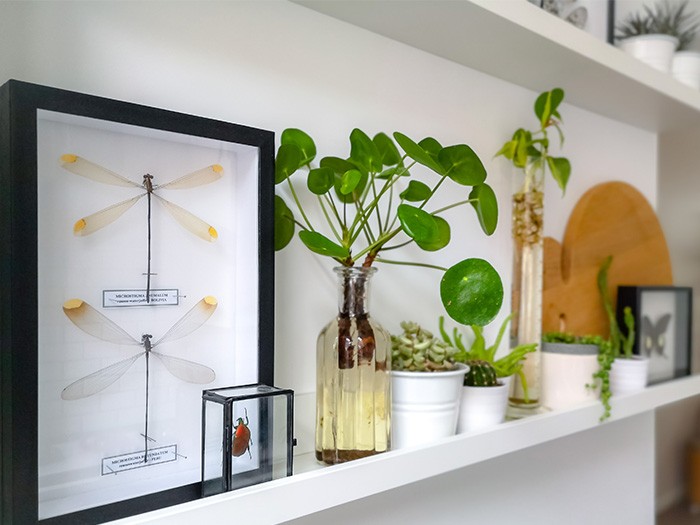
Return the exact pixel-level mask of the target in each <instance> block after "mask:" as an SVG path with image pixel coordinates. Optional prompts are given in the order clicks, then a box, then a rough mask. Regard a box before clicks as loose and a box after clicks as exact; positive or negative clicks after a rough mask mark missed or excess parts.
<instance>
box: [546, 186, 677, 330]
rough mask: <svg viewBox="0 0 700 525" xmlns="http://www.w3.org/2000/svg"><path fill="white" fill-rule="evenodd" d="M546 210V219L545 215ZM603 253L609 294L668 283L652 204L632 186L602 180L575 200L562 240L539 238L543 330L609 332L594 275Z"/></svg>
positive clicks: (663, 242) (661, 237)
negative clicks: (607, 267)
mask: <svg viewBox="0 0 700 525" xmlns="http://www.w3.org/2000/svg"><path fill="white" fill-rule="evenodd" d="M546 218H547V217H546V213H545V220H546ZM608 255H612V256H613V262H612V266H611V267H610V271H609V273H608V286H609V291H610V294H611V297H612V298H613V304H614V301H616V299H617V287H618V285H630V286H644V285H671V284H673V276H672V272H671V259H670V256H669V253H668V246H667V245H666V238H665V237H664V233H663V231H662V229H661V225H660V224H659V221H658V219H657V217H656V213H654V210H653V208H652V207H651V205H650V204H649V202H648V201H647V200H646V199H645V198H644V196H643V195H642V194H641V193H639V191H637V190H636V189H635V188H634V187H633V186H630V185H629V184H626V183H624V182H606V183H603V184H599V185H597V186H594V187H593V188H591V189H590V190H588V191H587V192H586V193H585V194H584V195H583V196H582V197H581V199H580V200H579V201H578V203H576V206H575V207H574V210H573V212H572V213H571V217H570V218H569V222H568V224H567V226H566V233H565V234H564V242H563V244H559V243H558V242H557V241H556V240H554V239H552V238H551V237H546V238H545V240H544V283H543V296H542V310H543V311H542V331H543V333H546V332H552V331H567V332H573V333H574V334H575V335H586V334H599V335H602V336H604V337H607V336H608V335H609V325H608V320H607V317H606V315H605V311H604V310H603V305H602V302H601V299H600V294H599V293H598V286H597V280H596V278H597V274H598V270H599V269H600V266H601V264H602V262H603V261H604V260H605V258H606V257H607V256H608Z"/></svg>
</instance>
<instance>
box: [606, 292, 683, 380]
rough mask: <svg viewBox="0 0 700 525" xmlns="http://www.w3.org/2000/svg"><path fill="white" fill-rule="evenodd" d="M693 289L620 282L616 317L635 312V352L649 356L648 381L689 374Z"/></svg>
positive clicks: (620, 321) (621, 326) (623, 325)
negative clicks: (629, 311) (634, 284)
mask: <svg viewBox="0 0 700 525" xmlns="http://www.w3.org/2000/svg"><path fill="white" fill-rule="evenodd" d="M692 304H693V290H692V288H688V287H674V286H620V287H618V292H617V319H618V323H619V325H620V328H621V329H622V330H623V331H625V330H626V327H625V323H624V309H625V307H630V309H631V310H632V315H633V316H634V321H635V323H634V325H635V331H636V336H635V341H634V353H635V354H639V355H642V356H645V357H648V358H649V384H654V383H661V382H663V381H668V380H669V379H674V378H676V377H682V376H687V375H690V357H691V329H692Z"/></svg>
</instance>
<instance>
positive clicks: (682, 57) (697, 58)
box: [671, 51, 700, 89]
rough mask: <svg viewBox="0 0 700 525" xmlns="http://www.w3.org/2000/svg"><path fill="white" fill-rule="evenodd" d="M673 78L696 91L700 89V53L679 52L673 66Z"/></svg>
mask: <svg viewBox="0 0 700 525" xmlns="http://www.w3.org/2000/svg"><path fill="white" fill-rule="evenodd" d="M671 72H672V73H673V78H675V79H676V80H678V81H679V82H682V83H683V84H687V85H688V86H690V87H692V88H694V89H700V53H698V52H697V51H677V52H676V54H675V55H673V63H672V65H671Z"/></svg>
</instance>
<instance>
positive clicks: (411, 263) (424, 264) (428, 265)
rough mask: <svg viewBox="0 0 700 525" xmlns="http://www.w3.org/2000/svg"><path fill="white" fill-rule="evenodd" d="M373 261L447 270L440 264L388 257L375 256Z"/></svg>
mask: <svg viewBox="0 0 700 525" xmlns="http://www.w3.org/2000/svg"><path fill="white" fill-rule="evenodd" d="M358 258H359V257H358ZM375 261H377V262H381V263H386V264H398V265H402V266H418V267H420V268H432V269H433V270H440V271H441V272H446V271H447V268H444V267H442V266H436V265H434V264H426V263H414V262H408V261H392V260H389V259H385V258H384V257H381V258H377V259H375Z"/></svg>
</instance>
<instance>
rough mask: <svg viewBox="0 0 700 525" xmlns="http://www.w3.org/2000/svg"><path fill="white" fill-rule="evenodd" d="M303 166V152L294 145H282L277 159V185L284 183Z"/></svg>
mask: <svg viewBox="0 0 700 525" xmlns="http://www.w3.org/2000/svg"><path fill="white" fill-rule="evenodd" d="M299 166H301V150H300V149H299V147H298V146H295V145H294V144H282V145H281V146H280V147H279V149H278V150H277V157H276V158H275V184H279V183H280V182H284V181H285V180H286V179H287V177H289V176H290V175H292V174H293V173H294V172H295V171H296V170H298V169H299Z"/></svg>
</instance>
